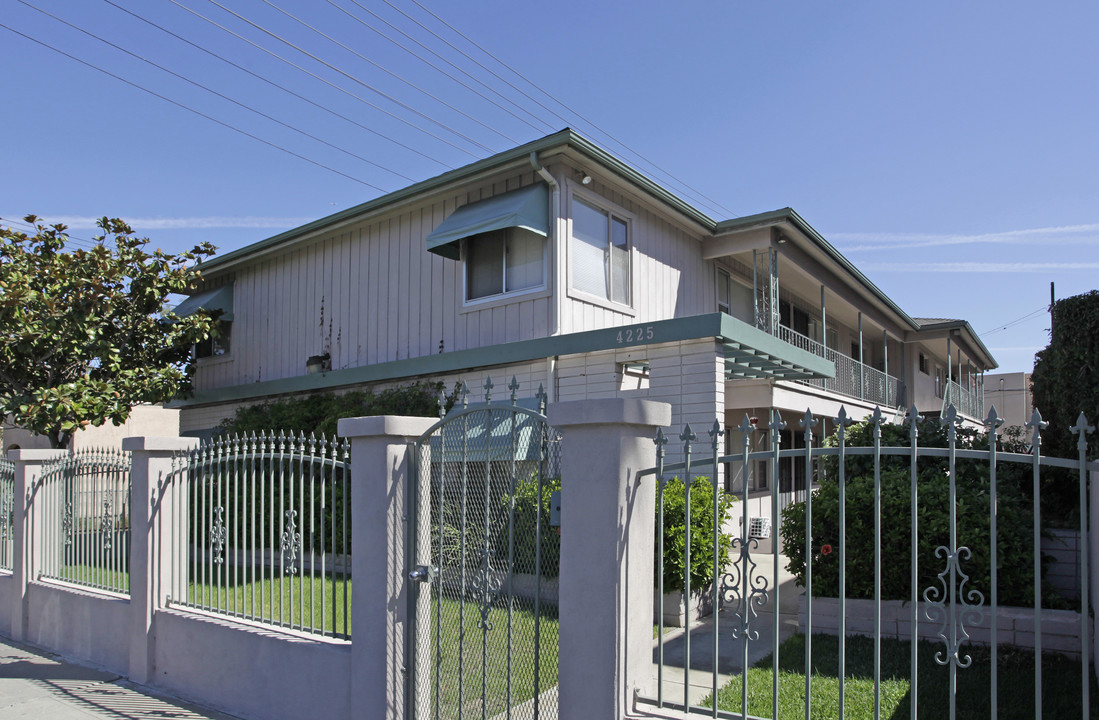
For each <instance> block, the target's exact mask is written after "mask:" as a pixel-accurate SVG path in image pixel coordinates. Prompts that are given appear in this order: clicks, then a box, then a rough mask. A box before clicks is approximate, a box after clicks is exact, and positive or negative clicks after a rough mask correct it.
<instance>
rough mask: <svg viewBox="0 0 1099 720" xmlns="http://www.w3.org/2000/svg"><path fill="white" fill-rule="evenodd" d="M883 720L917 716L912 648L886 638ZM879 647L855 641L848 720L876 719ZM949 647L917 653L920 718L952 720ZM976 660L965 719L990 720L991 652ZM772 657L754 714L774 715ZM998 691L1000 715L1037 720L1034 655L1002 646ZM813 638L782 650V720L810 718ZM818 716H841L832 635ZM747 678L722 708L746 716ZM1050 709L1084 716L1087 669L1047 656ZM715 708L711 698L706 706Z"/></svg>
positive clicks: (823, 659) (963, 673)
mask: <svg viewBox="0 0 1099 720" xmlns="http://www.w3.org/2000/svg"><path fill="white" fill-rule="evenodd" d="M881 647H882V659H881V665H882V669H881V717H882V718H888V719H889V720H904V719H907V718H909V717H910V713H909V711H910V702H911V701H910V696H909V690H910V688H909V678H910V672H909V659H910V658H909V653H910V644H909V642H907V641H902V640H890V639H884V638H883V639H882V641H881ZM873 648H874V641H873V639H872V638H866V637H849V638H848V639H847V652H846V656H847V667H846V675H847V680H846V682H845V684H844V696H845V697H844V717H845V718H850V720H862V719H863V718H873V717H874V679H873V678H874V660H873V658H874V655H873ZM942 648H943V645H942V644H939V643H933V642H927V641H921V642H920V643H919V646H918V649H917V653H918V656H917V663H918V667H919V683H918V697H917V700H918V710H917V713H918V717H919V718H927V719H928V720H939V719H940V718H946V717H949V704H948V701H949V697H948V695H949V674H948V672H949V671H948V668H947V667H945V666H941V665H939V664H937V663H936V662H935V659H934V657H935V654H936V653H937V652H939V651H940V650H941V649H942ZM966 652H967V654H969V655H971V656H972V658H973V664H972V666H970V667H969V668H959V669H958V692H957V717H958V718H959V719H960V720H964V719H965V718H988V717H990V707H991V703H990V700H991V697H990V688H991V663H990V660H991V650H990V649H989V648H985V647H969V648H968V649H967V650H966ZM771 663H772V658H771V656H767V657H766V658H764V659H763V660H761V661H760V662H759V663H757V664H756V665H755V666H754V667H752V668H750V669H749V670H748V713H749V714H752V715H757V716H760V717H770V716H771V685H772V682H771ZM997 665H998V674H997V688H998V690H999V698H998V702H997V705H998V707H999V717H1000V718H1003V719H1004V720H1014V719H1018V720H1023V719H1029V718H1033V717H1034V653H1033V652H1029V651H1026V650H1018V649H1015V648H1006V647H1002V646H1001V648H1000V651H999V658H998V662H997ZM804 670H805V636H804V635H795V636H793V637H791V638H789V639H788V640H786V642H784V643H783V644H782V645H781V646H780V648H779V714H780V716H781V717H804V715H805V704H804V703H805V675H804ZM812 686H813V688H812V701H811V704H810V714H811V716H812V717H813V718H838V717H839V639H838V638H837V637H835V636H832V635H814V636H813V677H812ZM740 690H741V679H740V676H737V677H736V678H734V679H733V680H732V681H731V682H730V683H729V684H728V685H726V686H725V687H723V688H721V689H720V690H719V691H718V707H719V708H720V709H722V710H729V711H734V712H739V711H740V705H741V697H740ZM1042 690H1043V693H1042V694H1043V698H1042V711H1043V713H1044V717H1049V718H1059V719H1060V718H1079V717H1081V708H1080V700H1081V692H1080V663H1079V661H1076V660H1070V659H1068V658H1065V657H1064V656H1061V655H1056V654H1052V653H1047V654H1046V655H1045V657H1044V660H1043V662H1042ZM703 704H705V705H706V706H707V707H710V706H711V705H710V700H709V699H707V700H706V701H704V703H703ZM1090 717H1099V688H1096V684H1095V680H1094V678H1092V680H1091V714H1090Z"/></svg>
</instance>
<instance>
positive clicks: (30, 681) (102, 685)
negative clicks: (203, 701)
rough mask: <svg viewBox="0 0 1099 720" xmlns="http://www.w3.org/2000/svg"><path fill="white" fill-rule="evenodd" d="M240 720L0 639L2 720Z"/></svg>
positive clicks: (0, 706) (100, 671)
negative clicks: (159, 694) (156, 693)
mask: <svg viewBox="0 0 1099 720" xmlns="http://www.w3.org/2000/svg"><path fill="white" fill-rule="evenodd" d="M44 718H49V720H91V719H92V718H104V719H106V718H109V719H110V720H164V719H165V718H169V719H176V720H203V718H209V719H210V720H237V719H236V718H234V716H232V715H226V714H224V713H219V712H214V711H213V710H207V709H205V708H200V707H198V706H196V705H190V704H188V703H184V702H182V701H180V700H176V699H174V698H169V697H166V696H158V695H153V694H151V693H150V691H149V690H148V689H147V688H143V687H141V686H138V685H134V684H133V683H131V682H129V681H127V680H124V679H122V678H121V677H119V676H118V675H115V674H114V673H109V672H106V671H103V670H96V669H93V668H89V667H84V666H82V665H76V664H74V663H71V662H68V661H66V660H63V659H62V658H60V657H58V656H56V655H53V654H50V653H47V652H44V651H41V650H36V649H33V648H30V647H28V646H26V645H22V644H18V643H15V642H12V641H11V640H8V639H7V638H3V637H0V720H17V719H18V720H24V719H25V720H42V719H44Z"/></svg>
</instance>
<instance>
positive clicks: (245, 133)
mask: <svg viewBox="0 0 1099 720" xmlns="http://www.w3.org/2000/svg"><path fill="white" fill-rule="evenodd" d="M0 28H3V29H5V30H7V31H8V32H11V33H14V34H16V35H18V36H19V37H21V38H24V39H26V40H30V41H31V42H33V43H35V44H36V45H41V46H42V47H44V48H46V49H47V50H52V51H53V52H55V53H57V54H58V55H62V56H64V57H67V58H69V59H70V60H74V61H76V62H78V63H80V64H81V65H84V66H85V67H89V68H91V69H92V70H97V71H99V72H101V73H103V74H104V75H106V76H108V77H111V78H114V79H115V80H118V81H119V82H123V83H126V84H127V85H129V86H130V87H133V88H137V89H138V90H141V91H142V92H145V93H148V94H149V95H152V96H153V97H156V98H160V99H161V100H163V101H165V102H169V103H171V104H172V105H175V106H176V107H178V108H182V109H184V110H186V111H187V112H190V113H194V114H195V115H198V116H199V117H201V118H205V119H207V120H209V121H210V122H213V123H217V124H218V125H221V126H222V127H224V128H228V129H229V130H232V131H233V132H235V133H239V134H241V135H243V136H245V137H247V138H251V139H252V140H255V141H256V142H261V143H263V144H264V145H267V146H268V147H272V148H274V149H276V150H280V151H282V152H284V153H286V154H287V155H291V156H293V157H296V158H298V159H299V160H304V161H305V162H307V163H309V164H311V165H316V166H317V167H319V168H322V169H324V170H328V171H329V172H332V173H335V174H337V175H339V176H341V177H345V178H347V179H348V180H352V181H354V182H357V183H359V184H360V185H366V186H367V187H370V188H373V189H375V190H377V191H378V192H383V193H384V192H386V191H385V190H384V189H382V188H380V187H378V186H377V185H374V184H372V183H369V182H367V181H365V180H360V179H359V178H357V177H354V176H353V175H348V174H347V173H345V172H342V171H340V170H337V169H335V168H333V167H329V166H328V165H325V164H324V163H320V162H317V161H316V160H311V159H310V158H307V157H305V156H304V155H301V154H299V153H296V152H294V151H293V150H289V149H287V148H285V147H283V146H281V145H277V144H275V143H273V142H271V141H269V140H264V139H263V138H261V137H259V136H257V135H253V134H252V133H250V132H248V131H246V130H241V129H240V128H238V127H236V126H234V125H230V124H229V123H227V122H224V121H222V120H218V119H217V118H215V117H212V116H210V115H207V114H206V113H204V112H201V111H199V110H195V109H194V108H192V107H190V106H188V105H184V104H183V103H181V102H178V101H176V100H173V99H171V98H170V97H167V96H165V95H161V94H160V93H158V92H155V91H153V90H150V89H149V88H147V87H144V86H143V85H138V84H137V83H135V82H133V81H131V80H127V79H126V78H124V77H122V76H120V75H116V74H114V73H112V72H110V71H109V70H104V69H103V68H101V67H99V66H98V65H93V64H92V63H90V62H88V61H87V60H82V59H80V58H78V57H76V56H75V55H70V54H69V53H67V52H65V51H64V50H61V49H59V48H56V47H54V46H53V45H50V44H49V43H47V42H44V41H42V40H39V39H37V38H34V37H31V36H30V35H27V34H25V33H22V32H20V31H18V30H16V29H15V28H12V27H9V26H7V25H5V24H3V23H0Z"/></svg>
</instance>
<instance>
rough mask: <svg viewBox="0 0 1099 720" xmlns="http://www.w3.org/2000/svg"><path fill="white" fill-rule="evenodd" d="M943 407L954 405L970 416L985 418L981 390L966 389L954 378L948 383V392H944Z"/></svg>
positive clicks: (959, 410)
mask: <svg viewBox="0 0 1099 720" xmlns="http://www.w3.org/2000/svg"><path fill="white" fill-rule="evenodd" d="M943 394H944V395H945V397H944V398H943V408H944V409H945V408H946V407H947V406H948V405H953V406H954V407H955V408H956V409H957V410H958V412H960V413H961V414H963V415H968V416H970V417H974V418H978V419H983V418H984V413H985V403H984V398H983V397H982V396H981V393H980V392H974V391H972V390H966V389H965V388H964V387H962V386H961V385H959V384H958V383H956V382H954V381H953V380H952V381H950V382H948V383H947V387H946V392H945V393H943Z"/></svg>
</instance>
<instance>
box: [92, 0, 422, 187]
mask: <svg viewBox="0 0 1099 720" xmlns="http://www.w3.org/2000/svg"><path fill="white" fill-rule="evenodd" d="M103 2H105V3H107V4H108V5H110V6H112V7H115V8H117V9H119V10H121V11H122V12H124V13H126V14H128V15H130V16H132V17H134V18H136V19H138V20H140V21H141V22H143V23H146V24H148V25H151V26H153V27H155V28H156V29H157V30H160V31H161V32H164V33H167V34H168V35H171V36H172V37H174V38H176V39H177V40H180V41H181V42H185V43H187V44H188V45H190V46H191V47H193V48H195V49H196V50H201V51H202V52H204V53H206V54H207V55H209V56H211V57H214V58H217V59H218V60H221V61H222V62H223V63H226V64H228V65H231V66H233V67H235V68H236V69H237V70H240V71H241V72H244V73H247V74H249V75H251V76H252V77H254V78H256V79H257V80H261V81H263V82H265V83H267V84H268V85H270V86H272V87H275V88H278V89H279V90H282V91H283V92H285V93H288V94H290V95H293V96H294V97H296V98H298V99H299V100H301V101H302V102H306V103H309V104H310V105H312V106H313V107H315V108H317V109H318V110H323V111H324V112H326V113H329V114H330V115H334V116H335V117H338V118H340V119H341V120H346V121H347V122H349V123H351V124H352V125H354V126H356V127H358V128H361V129H363V130H366V131H367V132H369V133H372V134H374V135H376V136H378V137H380V138H382V139H383V140H388V141H390V142H392V143H395V144H397V145H401V147H407V146H405V145H402V144H401V143H399V142H397V141H396V140H394V139H393V138H391V137H389V136H387V135H383V134H382V133H379V132H378V131H376V130H374V129H373V128H369V127H367V126H366V125H363V124H362V123H360V122H358V121H357V120H355V119H354V118H349V117H347V116H346V115H342V114H340V113H338V112H336V111H335V110H332V109H331V108H328V107H325V106H324V105H321V104H320V103H318V102H315V101H313V100H310V99H309V98H307V97H305V96H304V95H300V94H298V93H296V92H294V91H293V90H291V89H290V88H288V87H285V86H283V85H279V84H278V83H276V82H274V81H273V80H269V79H268V78H265V77H263V76H262V75H260V74H259V73H256V72H253V71H251V70H249V69H248V68H246V67H244V66H242V65H238V64H237V63H235V62H233V61H232V60H229V59H228V58H225V57H222V56H221V55H218V54H217V53H215V52H213V51H212V50H208V49H206V48H204V47H202V46H201V45H199V44H197V43H194V42H191V41H190V40H188V39H187V38H185V37H183V36H181V35H178V34H176V33H174V32H172V31H171V30H169V29H167V28H165V27H163V26H161V25H157V24H156V23H155V22H153V21H152V20H149V19H147V18H144V17H142V16H141V15H138V14H137V13H135V12H133V11H131V10H129V9H127V8H124V7H122V6H121V5H119V4H117V3H115V2H113V0H103ZM355 157H358V158H359V159H360V160H362V161H363V162H366V163H369V164H371V165H373V166H374V167H376V168H379V169H381V170H385V171H386V172H388V173H392V174H394V175H396V176H397V177H399V178H402V179H404V180H408V181H409V182H413V181H414V179H413V178H411V177H409V176H408V175H405V174H404V173H401V172H398V171H396V170H393V169H392V168H387V167H385V166H384V165H379V164H378V163H375V162H374V161H372V160H367V159H366V158H363V157H359V156H358V155H356V156H355ZM436 162H438V161H436Z"/></svg>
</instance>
